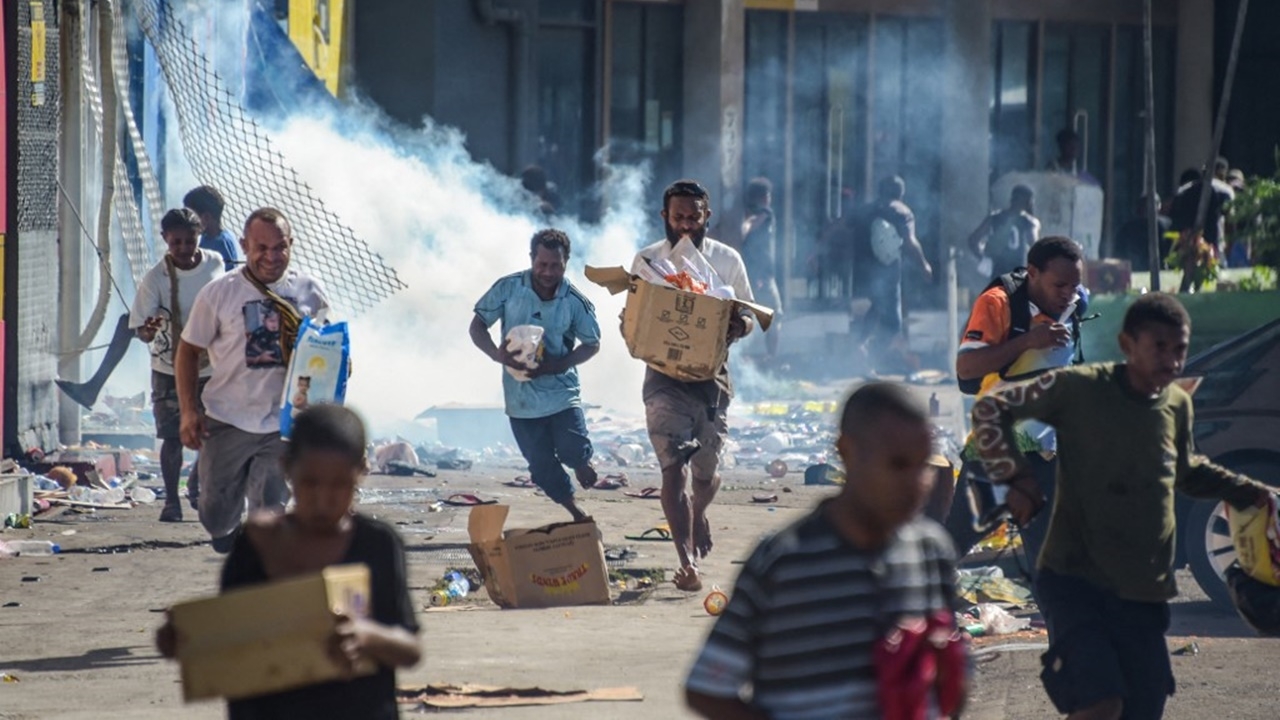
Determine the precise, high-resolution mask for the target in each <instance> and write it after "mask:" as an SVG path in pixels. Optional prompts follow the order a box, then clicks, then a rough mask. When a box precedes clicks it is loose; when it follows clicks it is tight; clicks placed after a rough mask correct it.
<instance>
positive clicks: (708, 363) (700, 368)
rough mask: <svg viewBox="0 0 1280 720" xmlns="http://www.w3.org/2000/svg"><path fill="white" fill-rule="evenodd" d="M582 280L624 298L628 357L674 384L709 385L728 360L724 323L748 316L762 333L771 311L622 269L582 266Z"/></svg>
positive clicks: (727, 329) (771, 315) (771, 313)
mask: <svg viewBox="0 0 1280 720" xmlns="http://www.w3.org/2000/svg"><path fill="white" fill-rule="evenodd" d="M586 276H587V279H588V280H590V281H591V282H593V283H595V284H597V285H600V286H601V287H604V288H606V289H607V290H608V291H609V292H610V293H612V294H614V295H617V294H618V293H620V292H623V291H626V292H627V304H626V306H625V307H624V308H623V310H622V339H623V341H624V342H626V344H627V351H628V352H630V353H631V357H633V358H637V359H639V360H643V361H644V362H645V364H647V365H648V366H649V367H651V368H653V369H654V370H657V371H658V372H660V373H662V374H664V375H669V376H671V377H673V378H675V379H677V380H683V381H685V382H696V381H699V380H711V379H713V378H714V377H715V376H716V371H717V370H719V369H720V366H721V365H723V364H724V362H725V360H726V359H727V358H728V357H729V343H728V341H727V340H726V335H727V334H728V332H729V318H730V316H731V315H732V313H734V312H737V311H739V309H740V308H746V309H748V310H750V311H751V312H752V313H753V314H754V315H755V316H756V319H757V320H758V321H759V326H760V329H761V330H768V329H769V323H770V322H772V321H773V311H772V310H770V309H769V308H767V307H764V306H763V305H757V304H755V303H751V302H746V301H743V300H725V299H723V298H718V297H712V296H710V295H700V294H698V293H692V292H687V291H684V290H678V289H676V288H673V287H664V286H662V285H655V284H653V283H650V282H646V281H644V280H642V279H640V278H639V277H637V276H635V275H632V274H631V273H629V272H627V271H626V270H625V269H623V268H621V267H612V268H597V267H591V266H587V269H586Z"/></svg>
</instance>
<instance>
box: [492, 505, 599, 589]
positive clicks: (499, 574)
mask: <svg viewBox="0 0 1280 720" xmlns="http://www.w3.org/2000/svg"><path fill="white" fill-rule="evenodd" d="M509 510H510V508H509V507H507V506H506V505H480V506H477V507H474V508H472V509H471V517H470V518H469V519H468V522H467V530H468V531H469V533H470V535H471V545H470V547H469V550H470V551H471V557H472V559H473V560H475V563H476V568H478V569H479V570H480V574H481V575H482V576H483V577H484V587H485V590H487V591H488V593H489V599H490V600H492V601H493V602H494V604H496V605H498V606H499V607H504V608H545V607H556V606H561V605H607V604H609V601H610V598H609V574H608V570H607V568H606V567H605V561H604V545H603V543H601V541H600V530H599V528H597V527H596V524H595V523H594V522H592V521H590V520H587V521H583V522H571V523H557V524H554V525H545V526H543V527H540V528H533V529H531V530H523V529H512V530H507V531H506V532H505V533H504V532H503V530H502V528H503V525H505V524H506V522H507V513H508V511H509Z"/></svg>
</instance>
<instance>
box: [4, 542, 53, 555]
mask: <svg viewBox="0 0 1280 720" xmlns="http://www.w3.org/2000/svg"><path fill="white" fill-rule="evenodd" d="M5 549H6V550H7V551H8V552H9V553H12V554H14V555H17V556H19V557H21V556H24V555H26V556H35V555H56V554H58V553H59V552H61V551H62V548H61V547H59V546H58V544H57V543H55V542H50V541H48V540H9V541H6V542H5Z"/></svg>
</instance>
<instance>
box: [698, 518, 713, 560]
mask: <svg viewBox="0 0 1280 720" xmlns="http://www.w3.org/2000/svg"><path fill="white" fill-rule="evenodd" d="M713 546H714V543H712V542H711V523H710V521H708V520H707V516H706V515H702V516H700V517H695V518H694V519H693V554H694V556H695V557H700V558H704V557H706V556H707V555H709V554H710V553H711V548H712V547H713Z"/></svg>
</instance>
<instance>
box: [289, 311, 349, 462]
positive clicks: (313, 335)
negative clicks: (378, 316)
mask: <svg viewBox="0 0 1280 720" xmlns="http://www.w3.org/2000/svg"><path fill="white" fill-rule="evenodd" d="M350 364H351V338H350V336H349V335H348V333H347V324H346V323H345V322H339V323H333V324H332V325H322V324H320V323H318V322H316V321H314V320H313V319H312V318H303V320H302V325H301V326H300V327H299V328H298V341H297V343H296V344H295V345H294V346H293V357H291V358H290V359H289V373H288V375H286V376H285V385H284V397H283V398H281V401H280V437H282V438H284V439H286V440H287V439H289V431H290V430H292V429H293V419H294V418H296V417H297V416H298V414H299V413H301V412H302V411H303V410H306V409H307V408H308V407H311V406H312V405H319V404H321V403H335V404H338V405H341V404H342V403H343V401H344V400H346V397H347V375H348V373H349V370H350Z"/></svg>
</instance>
